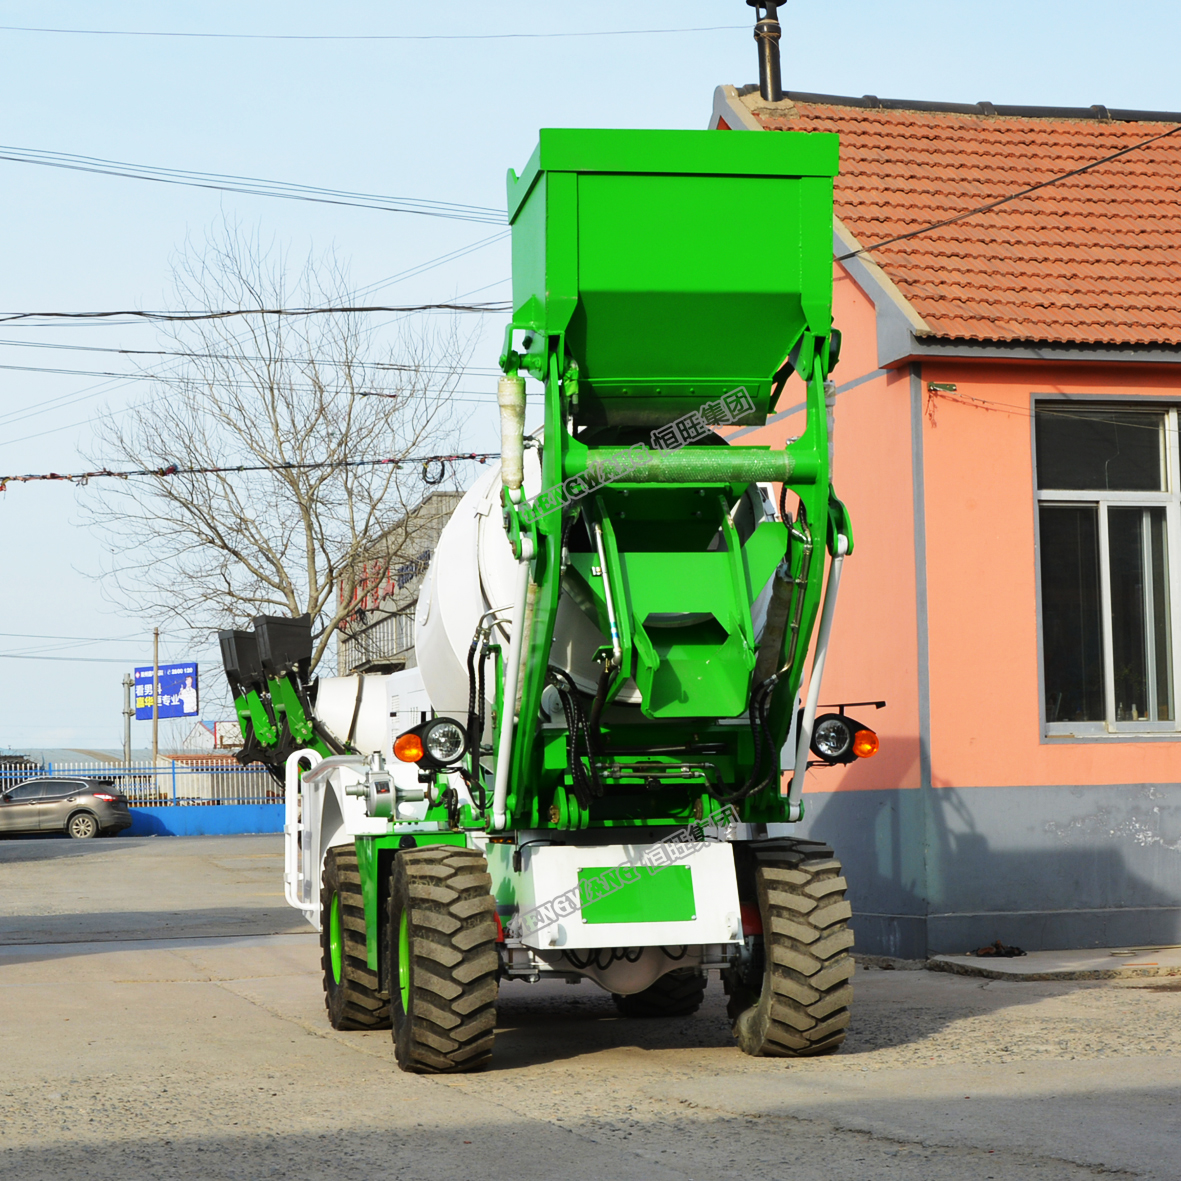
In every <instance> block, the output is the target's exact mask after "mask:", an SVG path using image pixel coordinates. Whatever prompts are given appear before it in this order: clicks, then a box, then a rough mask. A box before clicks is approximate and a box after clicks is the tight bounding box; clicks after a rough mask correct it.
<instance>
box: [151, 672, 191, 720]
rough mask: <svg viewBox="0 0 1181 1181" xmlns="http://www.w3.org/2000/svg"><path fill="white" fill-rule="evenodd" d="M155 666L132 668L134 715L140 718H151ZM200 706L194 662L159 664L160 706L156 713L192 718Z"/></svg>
mask: <svg viewBox="0 0 1181 1181" xmlns="http://www.w3.org/2000/svg"><path fill="white" fill-rule="evenodd" d="M153 673H154V670H153V668H152V666H151V665H150V664H149V665H148V667H147V668H137V669H136V670H135V717H136V720H137V721H140V722H144V721H147V722H150V721H151V720H152V688H153V684H154V680H155V678H154V675H153ZM199 709H200V703H199V699H198V696H197V666H196V665H195V664H161V665H160V708H159V711H158V713H157V715H156V716H157V717H161V718H195V717H196V716H197V713H198V711H199Z"/></svg>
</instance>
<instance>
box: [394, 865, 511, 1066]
mask: <svg viewBox="0 0 1181 1181" xmlns="http://www.w3.org/2000/svg"><path fill="white" fill-rule="evenodd" d="M491 888H492V878H491V877H490V876H489V874H488V863H487V862H486V861H485V860H484V856H483V854H481V853H480V852H479V850H477V849H466V848H463V847H461V846H458V845H428V846H425V847H423V848H419V849H408V850H406V851H405V852H402V853H399V854H398V855H397V857H395V858H394V868H393V872H392V873H391V875H390V901H389V915H388V922H389V933H388V947H389V965H390V972H389V987H390V1011H391V1014H392V1017H393V1029H394V1056H395V1057H396V1058H397V1061H398V1065H399V1066H400V1067H401V1068H402V1069H403V1070H405V1071H409V1072H411V1073H415V1074H456V1073H463V1072H468V1071H474V1070H482V1069H483V1068H484V1067H485V1066H487V1065H488V1061H489V1059H490V1058H491V1057H492V1039H493V1036H494V1032H495V1029H496V998H497V992H498V986H497V980H498V976H499V969H500V960H499V957H498V955H497V952H496V900H495V899H494V898H493V897H492V894H491V892H490V891H491Z"/></svg>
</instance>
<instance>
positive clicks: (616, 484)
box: [222, 130, 877, 1072]
mask: <svg viewBox="0 0 1181 1181" xmlns="http://www.w3.org/2000/svg"><path fill="white" fill-rule="evenodd" d="M836 166H837V141H836V137H835V136H832V135H820V134H812V135H805V134H797V133H786V132H784V133H776V134H774V135H770V134H768V135H736V134H719V133H716V132H689V131H593V130H592V131H572V130H546V131H543V132H542V133H541V138H540V144H539V146H538V149H537V151H536V152H535V153H534V155H533V157H532V159H531V160H530V161H529V163H528V164H527V165H526V167H525V169H524V171H523V172H522V173H521V174H520V175H519V176H518V175H516V174H514V173H512V172H510V173H509V176H508V211H509V218H510V221H511V224H512V237H513V307H514V313H513V318H512V322H511V323H510V324H509V325H508V326H507V328H506V332H505V338H504V349H503V354H502V356H501V358H500V363H501V369H502V371H503V374H504V376H503V377H502V379H501V381H500V387H499V395H498V396H499V402H500V408H501V424H502V444H501V450H502V455H501V462H500V465H499V466H498V467H497V468H495V469H493V470H489V471H487V472H486V473H485V474H484V475H483V477H482V478H481V479H480V480H479V481H478V482H477V483H476V484H474V485H473V486H472V487H471V488H470V489H469V490H468V492H467V494H466V495H465V496H464V498H463V500H462V501H461V502H460V504H459V506H458V507H457V508H456V510H455V512H454V514H453V516H452V517H451V519H450V521H449V523H448V524H447V526H446V528H445V529H444V531H443V534H442V537H441V539H440V541H439V544H438V546H437V548H436V551H435V553H434V556H433V558H432V560H431V563H430V569H429V572H428V573H427V575H426V577H425V581H424V585H423V589H422V592H421V595H420V597H419V601H418V609H417V615H416V620H415V625H416V626H415V647H416V654H417V661H418V667H417V668H412V669H408V670H406V671H403V672H399V673H394V674H391V675H386V676H378V675H372V676H356V677H336V678H327V679H320V680H319V681H314V680H312V678H311V677H310V676H309V672H308V663H309V657H310V653H311V638H310V636H311V633H310V621H309V620H307V619H306V618H305V619H303V620H281V619H275V618H269V617H268V618H259V619H258V620H256V621H255V629H254V631H253V632H225V633H222V645H223V652H224V656H225V661H226V667H227V672H228V674H229V677H230V681H231V684H232V685H233V687H234V692H235V698H236V701H237V708H238V713H239V716H240V718H241V720H242V724H243V729H244V732H245V733H246V735H247V737H248V745H247V750H246V751H245V752H244V755H243V757H244V758H248V759H249V758H255V759H262V760H263V761H266V762H269V763H270V764H271V765H272V767H273V768H274V769H275V770H276V772H277V773H278V772H280V771H281V774H282V777H283V779H284V782H285V785H286V799H287V825H286V840H287V850H288V855H287V869H286V872H287V887H286V888H287V892H288V899H289V901H290V902H291V903H292V904H293V905H294V906H297V907H299V908H300V909H301V910H303V911H304V913H305V914H306V915H307V916H308V918H309V920H310V921H311V922H312V923H313V924H314V925H316V926H317V927H318V928H319V929H320V930H321V932H322V945H323V964H324V986H325V994H326V1001H327V1007H328V1012H329V1016H330V1019H331V1022H332V1024H333V1025H334V1026H335V1027H336V1028H338V1029H350V1028H353V1029H356V1028H374V1027H377V1026H390V1027H392V1029H393V1036H394V1042H395V1047H396V1055H397V1060H398V1062H399V1064H400V1065H401V1066H402V1067H403V1069H406V1070H415V1071H428V1072H429V1071H464V1070H473V1069H477V1068H479V1067H481V1066H483V1065H485V1064H486V1063H487V1061H488V1059H489V1056H490V1055H491V1053H492V1043H493V1034H494V1029H495V1024H496V1001H497V990H498V984H499V982H500V981H501V980H506V979H515V980H531V981H537V980H541V979H545V978H565V979H570V980H581V979H589V980H592V981H594V982H595V983H597V984H598V985H600V986H601V987H603V988H605V989H607V990H608V991H610V992H611V993H612V994H614V997H615V1001H616V1004H617V1005H618V1007H619V1010H620V1011H621V1012H622V1013H623V1014H625V1015H636V1016H673V1015H685V1014H688V1013H691V1012H693V1011H695V1010H696V1009H697V1007H698V1006H699V1005H700V1003H701V1001H702V997H703V993H704V990H705V987H706V981H707V978H708V973H710V972H716V973H719V974H720V976H721V979H722V982H723V984H724V987H725V990H726V993H727V994H728V996H729V1011H730V1015H731V1017H732V1019H733V1025H734V1034H735V1037H736V1040H737V1043H738V1045H739V1046H740V1047H741V1048H742V1049H743V1050H745V1051H746V1052H747V1053H751V1054H759V1055H781V1056H798V1055H808V1054H818V1053H824V1052H827V1051H829V1050H832V1049H834V1048H835V1047H837V1046H838V1045H839V1044H840V1043H841V1041H842V1040H843V1039H844V1036H845V1029H846V1026H847V1025H848V1022H849V1001H850V996H851V989H850V984H849V980H850V976H851V974H852V970H853V969H852V961H851V959H850V955H849V951H850V947H851V945H852V942H853V935H852V932H851V931H850V930H849V928H848V925H847V920H848V918H849V914H850V910H849V905H848V903H847V902H846V901H845V879H844V877H842V875H841V868H840V865H839V864H838V862H837V861H836V860H835V859H834V857H833V854H832V850H831V849H830V848H828V847H826V846H823V845H820V844H818V843H816V842H809V841H804V840H800V839H796V838H794V837H792V836H791V835H790V833H791V827H790V826H791V824H792V823H794V822H795V821H798V820H799V819H800V818H801V816H802V809H803V800H802V797H801V788H802V784H803V779H804V772H805V769H806V767H807V765H808V761H809V758H810V757H813V758H816V759H819V760H822V761H826V762H830V763H833V762H847V761H851V760H852V759H854V758H858V757H866V756H869V755H871V754H873V753H874V751H875V750H876V749H877V738H876V736H875V735H874V733H873V732H872V730H870V729H869V728H868V727H865V726H862V725H860V724H859V723H857V722H855V721H854V720H853V719H851V718H849V717H846V716H844V714H843V713H842V714H840V715H837V714H831V715H823V716H822V717H820V718H817V703H818V699H819V690H820V678H821V674H822V672H823V666H824V658H825V653H826V651H827V646H828V638H829V630H830V627H831V623H832V612H833V607H834V605H835V601H836V593H837V587H838V584H839V579H840V571H841V565H842V563H843V561H844V559H845V557H846V555H847V554H849V553H851V552H852V548H853V535H852V530H851V528H850V524H849V519H848V516H847V514H846V512H845V509H844V507H843V506H842V504H841V503H840V501H839V500H838V499H837V498H836V496H835V495H834V493H833V491H832V487H831V484H830V478H829V473H830V465H831V452H830V421H829V417H828V408H826V400H825V386H826V380H827V378H828V374H829V372H830V370H831V369H832V367H833V365H834V364H835V363H836V356H837V351H838V346H839V336H838V334H836V333H835V332H834V331H833V329H832V316H831V305H832V255H831V232H832V179H833V176H834V174H835V172H836ZM792 374H798V375H799V377H800V378H802V380H803V383H804V385H805V388H806V391H807V392H806V401H807V413H806V423H805V426H804V430H803V433H802V434H801V435H800V436H799V437H798V438H796V439H792V440H789V441H788V442H787V443H786V445H785V446H784V447H783V448H781V449H776V448H774V447H767V446H749V445H744V444H743V443H742V442H741V434H740V432H739V433H738V434H737V436H736V437H734V438H733V440H732V441H730V440H728V439H727V434H728V433H729V434H731V435H733V434H734V432H732V431H729V428H732V427H744V426H751V425H758V424H761V423H763V422H765V421H766V419H767V417H768V415H770V414H771V413H773V412H774V411H775V409H776V406H777V404H778V402H779V399H780V397H781V395H782V394H783V392H784V388H785V385H786V383H787V381H788V378H789V376H790V375H792ZM526 375H531V376H532V377H534V378H535V379H537V380H538V381H539V382H540V383H541V387H542V391H543V392H542V393H541V394H540V395H538V396H539V397H540V398H541V399H543V402H544V426H543V428H542V429H541V430H540V431H539V432H538V434H537V435H535V436H533V437H529V438H526V437H525V434H524V417H525V402H526V383H525V376H526ZM826 552H827V554H828V556H829V560H828V561H827V562H826V560H825V555H826ZM826 567H827V587H826V578H825V574H826ZM818 620H819V626H818V627H817V622H818ZM814 631H815V632H816V642H815V646H814V647H813V646H812V645H811V640H812V637H813V632H814ZM810 650H811V653H812V657H811V664H810V669H811V671H810V676H809V679H808V683H807V688H806V691H805V689H804V687H803V685H802V682H803V681H804V673H805V669H806V668H807V667H809V664H808V655H809V651H810Z"/></svg>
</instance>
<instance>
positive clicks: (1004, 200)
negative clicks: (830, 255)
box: [833, 124, 1181, 262]
mask: <svg viewBox="0 0 1181 1181" xmlns="http://www.w3.org/2000/svg"><path fill="white" fill-rule="evenodd" d="M1178 132H1181V124H1178V125H1177V126H1176V127H1174V128H1173V129H1172V130H1171V131H1162V132H1161V133H1160V134H1159V135H1152V136H1149V137H1148V139H1144V140H1140V142H1139V143H1134V144H1130V145H1129V146H1128V147H1126V148H1120V150H1119V151H1118V152H1112V153H1111V154H1110V155H1108V156H1103V157H1101V158H1100V159H1098V160H1092V161H1091V163H1090V164H1084V165H1082V167H1080V168H1072V169H1071V170H1070V171H1069V172H1063V173H1062V174H1061V175H1060V176H1053V177H1050V179H1049V180H1043V181H1039V182H1038V183H1037V184H1035V185H1029V186H1028V187H1027V188H1024V189H1019V190H1018V191H1017V192H1015V193H1010V194H1009V195H1008V196H1007V197H1000V198H998V199H997V200H995V201H989V202H987V203H986V204H984V205H977V206H976V208H975V209H969V210H967V211H966V212H964V213H957V214H956V215H955V216H954V217H946V218H944V219H943V220H942V221H936V222H932V223H931V224H930V225H926V226H920V227H919V228H918V229H917V230H907V231H906V232H905V233H903V234H895V235H894V236H893V237H892V238H886V239H884V240H883V241H881V242H875V243H874V244H873V245H872V246H862V247H861V248H860V249H858V250H850V251H849V252H848V253H847V254H838V255H837V256H836V257H835V258H834V260H833V261H834V262H844V261H845V260H846V259H850V258H854V257H856V256H857V255H859V254H868V253H869V252H870V251H871V250H881V249H882V248H883V247H884V246H892V245H893V244H894V243H895V242H905V241H906V240H907V239H908V238H917V237H918V236H919V235H920V234H929V233H930V232H931V231H932V230H939V229H942V228H943V227H944V226H949V225H952V224H954V223H955V222H957V221H963V220H964V219H965V218H968V217H975V216H976V215H977V214H978V213H988V212H989V211H990V210H993V209H996V208H997V207H998V206H1000V205H1006V204H1008V202H1010V201H1016V200H1017V199H1018V198H1020V197H1028V196H1029V194H1030V193H1036V192H1037V191H1038V190H1039V189H1046V188H1049V187H1050V186H1051V185H1056V184H1061V183H1062V181H1064V180H1069V179H1070V178H1071V177H1073V176H1081V175H1082V174H1083V173H1084V172H1090V171H1091V169H1093V168H1098V167H1100V166H1101V165H1103V164H1110V163H1111V161H1112V160H1118V159H1119V158H1120V157H1121V156H1126V155H1127V154H1128V153H1129V152H1136V151H1139V150H1140V149H1141V148H1146V147H1148V145H1149V144H1154V143H1156V142H1157V140H1162V139H1168V138H1169V136H1171V135H1176V134H1177V133H1178Z"/></svg>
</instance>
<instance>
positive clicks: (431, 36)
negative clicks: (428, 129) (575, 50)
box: [0, 25, 750, 41]
mask: <svg viewBox="0 0 1181 1181" xmlns="http://www.w3.org/2000/svg"><path fill="white" fill-rule="evenodd" d="M749 27H750V26H749V25H696V26H690V27H688V28H680V29H589V30H587V31H585V32H573V33H571V32H558V33H183V32H175V33H174V32H168V31H157V30H154V29H60V28H52V27H45V26H38V25H0V32H3V33H63V34H69V35H71V36H87V37H177V38H188V39H194V40H211V41H513V40H548V39H558V38H571V37H651V36H669V35H671V34H681V33H722V32H732V31H734V30H736V29H742V30H746V29H749Z"/></svg>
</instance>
